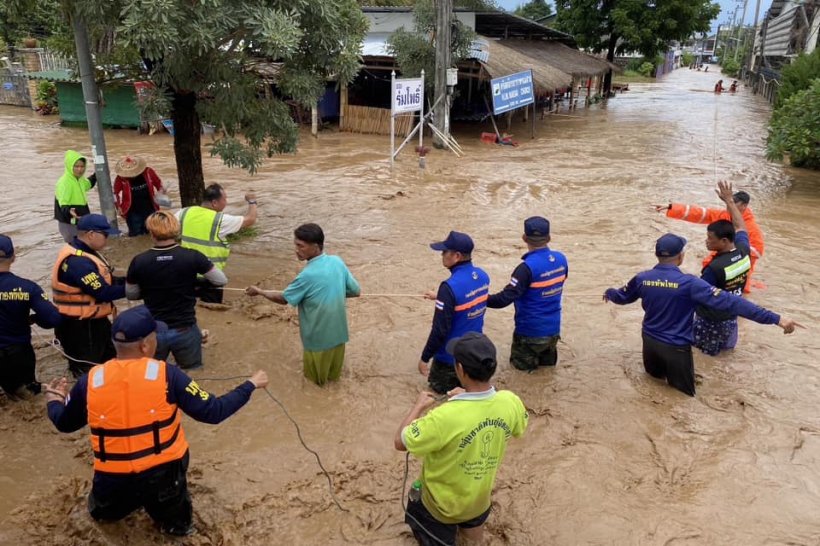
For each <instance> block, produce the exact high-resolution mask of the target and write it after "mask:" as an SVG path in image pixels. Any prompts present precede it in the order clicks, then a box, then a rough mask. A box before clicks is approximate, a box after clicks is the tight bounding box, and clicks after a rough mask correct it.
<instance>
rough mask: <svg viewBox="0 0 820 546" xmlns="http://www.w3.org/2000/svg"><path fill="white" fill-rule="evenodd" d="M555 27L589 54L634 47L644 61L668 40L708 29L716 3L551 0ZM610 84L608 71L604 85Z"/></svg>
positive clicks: (612, 56) (700, 0) (612, 55)
mask: <svg viewBox="0 0 820 546" xmlns="http://www.w3.org/2000/svg"><path fill="white" fill-rule="evenodd" d="M555 7H556V11H557V14H558V17H557V19H556V27H557V28H559V29H560V30H563V31H564V32H567V33H569V34H572V35H573V36H575V39H576V40H577V41H578V44H579V45H580V46H581V47H585V48H588V49H590V50H592V51H594V52H595V53H600V52H606V55H607V60H609V61H610V62H611V61H613V60H614V59H615V54H616V53H624V52H628V51H637V52H639V53H641V54H642V55H644V56H645V57H647V58H649V59H653V58H654V57H655V55H657V54H658V53H659V52H662V51H664V50H665V49H666V48H667V46H668V44H669V43H670V42H671V41H673V40H679V41H683V40H686V39H687V38H689V37H690V36H691V35H692V34H693V33H695V32H706V31H708V30H709V28H710V25H711V22H712V19H714V18H715V17H717V15H718V13H719V12H720V6H719V5H718V4H713V3H711V2H710V0H556V2H555ZM610 86H611V74H608V75H607V77H606V79H605V81H604V87H605V89H607V90H608V89H609V88H610Z"/></svg>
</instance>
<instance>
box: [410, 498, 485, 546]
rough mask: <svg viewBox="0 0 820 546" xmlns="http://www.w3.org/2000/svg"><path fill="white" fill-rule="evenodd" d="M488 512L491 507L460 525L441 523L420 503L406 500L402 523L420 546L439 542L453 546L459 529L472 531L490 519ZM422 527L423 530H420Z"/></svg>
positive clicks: (436, 544)
mask: <svg viewBox="0 0 820 546" xmlns="http://www.w3.org/2000/svg"><path fill="white" fill-rule="evenodd" d="M490 510H492V506H490V507H489V508H487V511H486V512H484V513H483V514H481V515H480V516H478V517H475V518H473V519H471V520H468V521H462V522H461V523H442V522H440V521H439V520H437V519H436V518H434V517H433V514H431V513H430V512H429V511H428V510H427V508H425V507H424V504H422V502H421V501H411V500H409V499H408V500H407V511H406V512H405V513H404V522H405V523H406V524H407V525H409V526H410V530H412V531H413V536H415V537H416V540H417V541H418V543H419V544H421V545H422V546H438V545H439V544H441V542H443V543H444V544H453V545H454V544H455V543H456V535H457V534H458V529H459V528H462V529H472V528H474V527H480V526H482V525H484V522H485V521H487V518H488V517H490ZM422 527H424V528H423V529H422ZM430 535H433V536H434V537H436V538H437V539H438V540H440V541H441V542H437V541H436V540H435V539H434V538H432V537H431V536H430Z"/></svg>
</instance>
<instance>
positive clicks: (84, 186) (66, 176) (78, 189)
mask: <svg viewBox="0 0 820 546" xmlns="http://www.w3.org/2000/svg"><path fill="white" fill-rule="evenodd" d="M63 162H64V167H65V171H64V172H63V175H62V176H61V177H60V178H59V179H58V180H57V186H56V187H55V188H54V219H55V220H57V226H58V227H59V229H60V235H61V236H62V237H63V240H64V241H65V242H66V243H70V242H71V241H73V240H74V237H75V236H76V235H77V221H78V220H79V219H80V217H82V216H85V215H86V214H88V213H90V212H91V210H90V209H89V208H88V199H86V196H85V194H86V193H88V192H89V191H90V190H91V188H93V187H94V186H95V185H96V184H97V174H96V173H94V174H92V175H91V176H89V177H88V178H86V177H85V169H86V163H87V161H86V159H85V158H84V157H83V156H82V155H81V154H80V153H79V152H75V151H74V150H68V151H66V153H65V159H64V160H63Z"/></svg>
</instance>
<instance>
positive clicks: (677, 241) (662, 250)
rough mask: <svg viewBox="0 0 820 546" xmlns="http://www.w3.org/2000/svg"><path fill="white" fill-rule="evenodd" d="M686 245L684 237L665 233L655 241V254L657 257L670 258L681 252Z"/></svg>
mask: <svg viewBox="0 0 820 546" xmlns="http://www.w3.org/2000/svg"><path fill="white" fill-rule="evenodd" d="M685 246H686V239H684V238H683V237H681V236H679V235H675V234H674V233H667V234H666V235H661V237H660V238H659V239H658V240H657V242H655V256H657V257H659V258H671V257H672V256H677V255H678V254H680V253H681V252H683V247H685Z"/></svg>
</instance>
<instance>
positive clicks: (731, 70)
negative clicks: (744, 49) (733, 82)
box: [720, 59, 740, 78]
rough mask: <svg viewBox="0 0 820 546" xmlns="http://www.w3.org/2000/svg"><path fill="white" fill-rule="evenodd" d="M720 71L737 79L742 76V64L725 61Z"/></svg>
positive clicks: (729, 60) (731, 60)
mask: <svg viewBox="0 0 820 546" xmlns="http://www.w3.org/2000/svg"><path fill="white" fill-rule="evenodd" d="M720 69H721V71H722V72H723V73H724V74H726V75H727V76H729V77H730V78H737V77H738V75H739V74H740V63H739V62H738V61H736V60H734V59H724V60H723V62H721V63H720Z"/></svg>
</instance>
